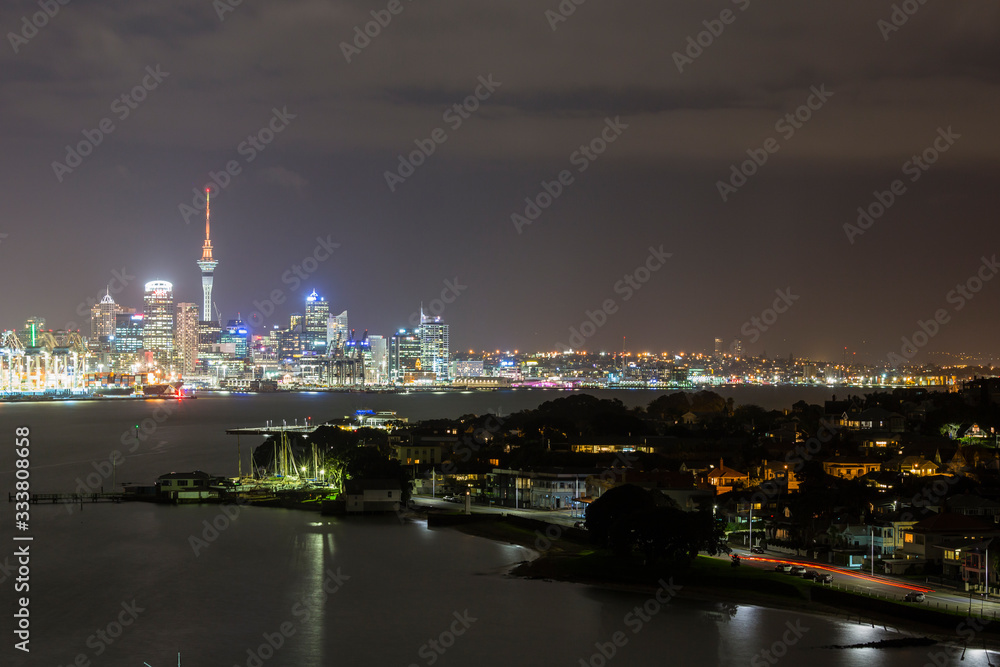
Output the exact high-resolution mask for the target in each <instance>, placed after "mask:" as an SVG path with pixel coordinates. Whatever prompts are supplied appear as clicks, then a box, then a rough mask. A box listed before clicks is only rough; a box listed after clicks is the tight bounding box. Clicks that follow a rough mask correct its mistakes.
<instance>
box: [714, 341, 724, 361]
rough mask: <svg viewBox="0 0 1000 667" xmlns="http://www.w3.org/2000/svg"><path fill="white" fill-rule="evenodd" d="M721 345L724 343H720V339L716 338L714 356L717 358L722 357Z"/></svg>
mask: <svg viewBox="0 0 1000 667" xmlns="http://www.w3.org/2000/svg"><path fill="white" fill-rule="evenodd" d="M723 345H724V343H723V341H722V339H721V338H716V339H715V356H716V357H717V358H718V357H721V356H722V346H723Z"/></svg>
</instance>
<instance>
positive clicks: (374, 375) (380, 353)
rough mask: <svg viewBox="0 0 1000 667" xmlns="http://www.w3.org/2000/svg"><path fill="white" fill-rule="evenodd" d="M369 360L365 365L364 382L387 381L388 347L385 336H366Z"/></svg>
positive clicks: (380, 382)
mask: <svg viewBox="0 0 1000 667" xmlns="http://www.w3.org/2000/svg"><path fill="white" fill-rule="evenodd" d="M368 346H369V348H370V349H371V362H370V363H369V364H368V365H367V366H365V384H370V385H371V384H374V385H381V384H388V383H389V349H388V346H387V345H386V340H385V336H368Z"/></svg>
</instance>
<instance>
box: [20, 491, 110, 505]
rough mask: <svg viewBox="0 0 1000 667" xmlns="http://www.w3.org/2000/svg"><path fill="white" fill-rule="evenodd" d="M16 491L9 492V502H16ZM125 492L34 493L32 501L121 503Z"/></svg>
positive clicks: (34, 502) (35, 502)
mask: <svg viewBox="0 0 1000 667" xmlns="http://www.w3.org/2000/svg"><path fill="white" fill-rule="evenodd" d="M15 495H16V494H14V493H8V494H7V502H11V503H12V502H14V499H15ZM124 498H125V494H124V493H120V492H119V493H110V492H109V493H32V494H31V501H30V502H31V503H33V504H37V503H120V502H121V501H122V500H124Z"/></svg>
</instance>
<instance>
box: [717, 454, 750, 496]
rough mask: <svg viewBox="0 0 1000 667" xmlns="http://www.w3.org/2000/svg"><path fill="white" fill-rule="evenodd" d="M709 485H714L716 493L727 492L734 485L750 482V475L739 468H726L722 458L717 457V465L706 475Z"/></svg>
mask: <svg viewBox="0 0 1000 667" xmlns="http://www.w3.org/2000/svg"><path fill="white" fill-rule="evenodd" d="M706 480H707V481H708V483H709V485H711V486H714V487H715V492H716V493H718V494H720V495H721V494H723V493H729V492H730V491H732V490H733V488H734V487H735V486H746V485H747V484H749V483H750V475H748V474H746V473H745V472H740V471H739V470H733V469H732V468H727V467H726V466H725V464H724V463H723V461H722V459H719V467H718V468H715V469H714V470H712V471H710V472H709V473H708V474H707V475H706Z"/></svg>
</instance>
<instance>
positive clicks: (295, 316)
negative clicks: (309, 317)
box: [288, 313, 305, 333]
mask: <svg viewBox="0 0 1000 667" xmlns="http://www.w3.org/2000/svg"><path fill="white" fill-rule="evenodd" d="M304 324H305V317H304V316H303V315H302V313H292V314H291V315H289V316H288V328H289V329H290V330H292V331H295V332H297V333H302V327H303V325H304Z"/></svg>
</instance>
